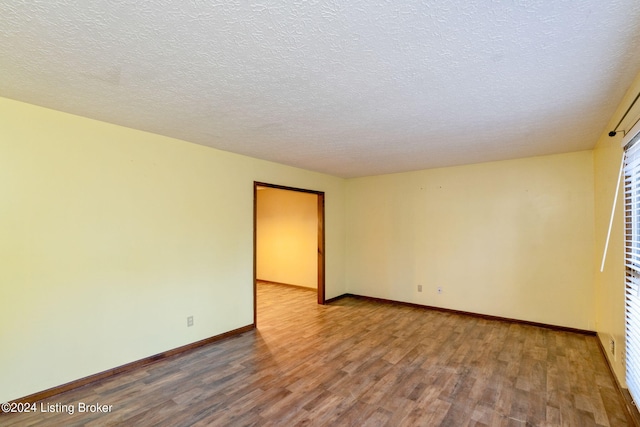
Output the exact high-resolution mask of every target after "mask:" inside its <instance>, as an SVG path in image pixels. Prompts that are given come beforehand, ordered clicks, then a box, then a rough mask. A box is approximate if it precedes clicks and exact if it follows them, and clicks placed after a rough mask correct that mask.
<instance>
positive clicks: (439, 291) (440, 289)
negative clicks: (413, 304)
mask: <svg viewBox="0 0 640 427" xmlns="http://www.w3.org/2000/svg"><path fill="white" fill-rule="evenodd" d="M438 293H439V294H441V293H442V288H441V287H440V286H438Z"/></svg>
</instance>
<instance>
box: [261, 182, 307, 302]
mask: <svg viewBox="0 0 640 427" xmlns="http://www.w3.org/2000/svg"><path fill="white" fill-rule="evenodd" d="M256 217H257V230H256V231H257V236H256V255H257V262H256V266H257V272H256V275H257V278H258V279H260V280H268V281H271V282H278V283H287V284H290V285H298V286H304V287H307V288H314V289H316V288H317V287H318V285H317V284H318V196H317V195H316V194H311V193H303V192H298V191H287V190H280V189H275V188H268V187H265V188H264V189H262V190H258V192H257V215H256Z"/></svg>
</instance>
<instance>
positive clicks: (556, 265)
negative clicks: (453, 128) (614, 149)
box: [345, 151, 595, 330]
mask: <svg viewBox="0 0 640 427" xmlns="http://www.w3.org/2000/svg"><path fill="white" fill-rule="evenodd" d="M346 196H347V202H346V207H347V218H346V222H345V224H346V230H347V240H346V254H347V265H348V266H349V268H348V269H347V289H348V290H349V292H351V293H354V294H363V295H368V296H373V297H379V298H387V299H392V300H399V301H406V302H412V303H417V304H424V305H430V306H436V307H446V308H451V309H456V310H463V311H469V312H474V313H483V314H490V315H495V316H503V317H508V318H514V319H522V320H528V321H533V322H542V323H547V324H552V325H560V326H567V327H574V328H581V329H590V330H593V329H594V326H595V325H594V323H593V319H594V291H593V265H594V227H593V221H594V215H593V161H592V152H591V151H583V152H577V153H570V154H562V155H554V156H545V157H534V158H526V159H519V160H511V161H503V162H494V163H483V164H476V165H468V166H460V167H451V168H444V169H432V170H425V171H417V172H410V173H401V174H393V175H384V176H375V177H367V178H358V179H352V180H349V181H348V182H347V193H346ZM418 285H422V286H423V291H422V292H418V291H417V287H418ZM437 287H441V288H442V293H441V294H438V293H437Z"/></svg>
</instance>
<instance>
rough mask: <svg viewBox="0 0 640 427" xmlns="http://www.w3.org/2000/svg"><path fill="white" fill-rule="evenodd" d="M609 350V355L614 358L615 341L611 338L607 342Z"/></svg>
mask: <svg viewBox="0 0 640 427" xmlns="http://www.w3.org/2000/svg"><path fill="white" fill-rule="evenodd" d="M609 350H610V351H611V355H612V356H614V357H615V355H616V340H614V339H613V338H611V339H610V340H609ZM614 360H615V359H614Z"/></svg>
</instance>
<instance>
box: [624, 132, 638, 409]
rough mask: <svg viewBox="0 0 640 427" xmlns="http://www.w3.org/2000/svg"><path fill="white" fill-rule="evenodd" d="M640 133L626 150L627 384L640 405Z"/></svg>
mask: <svg viewBox="0 0 640 427" xmlns="http://www.w3.org/2000/svg"><path fill="white" fill-rule="evenodd" d="M638 139H640V134H638V135H637V136H636V137H635V138H633V139H632V140H631V142H630V143H629V144H627V146H626V147H625V160H624V200H625V255H624V258H625V270H626V273H625V334H626V381H627V387H628V388H629V393H631V396H632V397H633V400H634V401H635V402H640V144H638V143H636V142H637V141H638Z"/></svg>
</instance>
